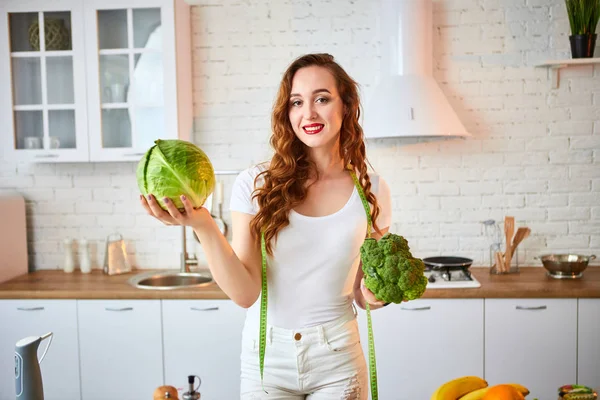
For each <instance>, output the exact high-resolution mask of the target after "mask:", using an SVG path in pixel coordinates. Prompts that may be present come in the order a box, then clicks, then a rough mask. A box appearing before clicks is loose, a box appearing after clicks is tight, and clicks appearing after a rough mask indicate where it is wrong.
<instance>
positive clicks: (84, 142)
mask: <svg viewBox="0 0 600 400" xmlns="http://www.w3.org/2000/svg"><path fill="white" fill-rule="evenodd" d="M0 31H1V32H6V35H7V37H8V40H6V41H0V91H1V93H0V96H1V97H0V98H1V99H2V105H3V107H2V108H1V109H0V115H1V116H2V117H1V118H0V127H1V128H2V129H1V132H0V143H2V148H3V153H4V158H6V159H9V160H23V161H34V162H40V161H41V162H76V161H137V160H139V159H140V157H141V156H142V155H143V153H144V152H145V151H146V150H147V149H148V148H149V147H150V146H151V145H152V143H153V142H154V140H156V139H159V138H160V139H176V138H180V139H184V140H189V137H190V132H191V129H192V69H191V25H190V8H189V6H188V5H186V4H185V3H184V2H183V0H175V1H173V0H118V1H117V0H55V1H53V2H45V1H41V0H30V1H23V0H4V1H2V2H1V4H0ZM40 38H44V40H40Z"/></svg>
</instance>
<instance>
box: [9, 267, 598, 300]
mask: <svg viewBox="0 0 600 400" xmlns="http://www.w3.org/2000/svg"><path fill="white" fill-rule="evenodd" d="M140 272H146V271H145V270H142V271H135V272H134V273H129V274H125V275H114V276H108V275H104V274H103V273H102V272H101V271H100V270H94V271H93V272H92V273H91V274H89V275H84V274H81V273H79V272H74V273H72V274H66V273H64V272H62V271H59V270H50V271H49V270H42V271H36V272H33V273H29V274H25V275H21V276H19V277H17V278H14V279H12V280H10V281H8V282H5V283H2V284H0V299H227V296H226V295H225V293H223V292H222V291H221V289H220V288H219V287H218V286H217V285H216V284H215V283H212V284H210V285H208V286H205V287H202V288H192V289H175V290H146V289H136V288H134V287H133V286H130V285H129V284H128V282H127V281H128V280H129V279H130V278H131V277H132V276H134V275H136V274H137V273H140ZM471 272H472V273H473V275H474V276H475V277H476V278H477V280H478V281H479V282H481V287H480V288H474V289H429V290H427V291H426V292H425V295H424V296H423V298H429V299H433V298H446V299H450V298H600V266H590V267H588V268H587V270H586V271H585V272H584V274H583V278H581V279H576V280H561V279H553V278H549V277H547V276H546V270H545V269H544V268H542V267H525V268H521V271H520V273H518V274H511V275H490V274H489V269H488V268H486V267H472V268H471Z"/></svg>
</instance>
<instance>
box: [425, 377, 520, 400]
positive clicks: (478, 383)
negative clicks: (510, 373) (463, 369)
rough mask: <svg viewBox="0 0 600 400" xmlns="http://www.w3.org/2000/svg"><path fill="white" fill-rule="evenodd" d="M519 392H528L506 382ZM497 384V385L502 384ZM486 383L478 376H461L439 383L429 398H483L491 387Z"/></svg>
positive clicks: (432, 399) (518, 385)
mask: <svg viewBox="0 0 600 400" xmlns="http://www.w3.org/2000/svg"><path fill="white" fill-rule="evenodd" d="M504 385H506V386H512V387H513V388H514V389H516V391H517V392H519V393H520V394H521V395H522V396H523V398H524V397H525V396H527V395H528V394H529V390H528V389H527V388H526V387H525V386H523V385H520V384H518V383H507V384H504ZM504 385H498V386H504ZM492 388H494V387H493V386H488V383H487V382H486V381H485V380H484V379H481V378H480V377H478V376H462V377H460V378H456V379H453V380H451V381H448V382H446V383H444V384H443V385H441V386H440V387H439V388H437V390H436V391H435V393H433V395H432V396H431V400H483V399H484V398H485V395H486V394H487V393H488V392H489V391H490V390H491V389H492Z"/></svg>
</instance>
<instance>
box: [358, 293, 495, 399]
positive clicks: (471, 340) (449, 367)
mask: <svg viewBox="0 0 600 400" xmlns="http://www.w3.org/2000/svg"><path fill="white" fill-rule="evenodd" d="M371 318H372V324H373V335H374V340H375V352H376V357H377V376H378V386H379V397H380V398H382V399H397V400H413V399H428V398H429V397H431V395H432V393H433V392H434V391H435V389H436V388H437V387H438V386H440V385H441V384H442V383H444V382H446V381H449V380H451V379H454V378H457V377H460V376H463V375H477V376H483V372H484V371H483V360H484V358H483V348H484V347H483V318H484V317H483V299H439V300H438V299H431V300H429V299H419V300H413V301H410V302H406V303H402V304H390V305H389V306H387V307H385V308H382V309H378V310H375V311H373V312H372V313H371ZM358 320H359V321H358V322H359V329H360V336H361V344H362V346H363V351H364V353H365V357H366V358H367V360H368V354H369V353H368V336H367V318H366V313H365V311H364V310H359V317H358Z"/></svg>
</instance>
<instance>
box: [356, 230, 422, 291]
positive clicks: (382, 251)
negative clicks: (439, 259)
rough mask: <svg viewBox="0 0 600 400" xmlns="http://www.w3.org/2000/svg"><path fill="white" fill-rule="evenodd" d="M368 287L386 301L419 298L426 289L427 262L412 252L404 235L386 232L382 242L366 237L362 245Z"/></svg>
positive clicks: (361, 255)
mask: <svg viewBox="0 0 600 400" xmlns="http://www.w3.org/2000/svg"><path fill="white" fill-rule="evenodd" d="M360 258H361V261H362V269H363V272H364V274H365V286H366V287H367V288H368V289H369V290H370V291H371V292H373V294H374V295H375V297H377V299H379V300H381V301H385V302H386V303H400V302H402V301H403V300H414V299H418V298H419V297H421V296H422V295H423V293H424V292H425V287H426V286H427V278H426V277H425V275H424V271H425V265H424V264H423V261H422V260H421V259H419V258H414V257H413V256H412V254H411V253H410V248H409V247H408V241H407V240H406V239H405V238H403V237H402V236H399V235H395V234H393V233H386V234H385V235H384V236H383V237H382V238H381V239H379V241H377V240H376V239H373V238H368V239H366V240H365V242H364V243H363V245H362V246H361V248H360Z"/></svg>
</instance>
